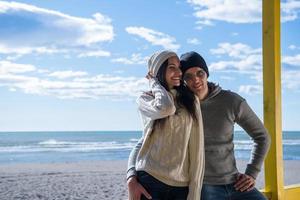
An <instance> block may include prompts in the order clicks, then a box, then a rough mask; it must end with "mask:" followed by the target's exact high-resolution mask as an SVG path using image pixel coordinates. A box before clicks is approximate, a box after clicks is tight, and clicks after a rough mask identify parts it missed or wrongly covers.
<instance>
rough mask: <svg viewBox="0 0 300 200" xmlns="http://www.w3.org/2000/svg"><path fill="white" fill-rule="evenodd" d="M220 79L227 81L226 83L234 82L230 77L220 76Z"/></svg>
mask: <svg viewBox="0 0 300 200" xmlns="http://www.w3.org/2000/svg"><path fill="white" fill-rule="evenodd" d="M220 79H223V80H227V81H233V80H235V78H234V77H232V76H220Z"/></svg>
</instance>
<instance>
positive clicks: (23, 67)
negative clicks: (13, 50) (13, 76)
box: [0, 60, 36, 74]
mask: <svg viewBox="0 0 300 200" xmlns="http://www.w3.org/2000/svg"><path fill="white" fill-rule="evenodd" d="M35 70H36V68H35V66H33V65H29V64H18V63H12V62H10V61H6V60H3V61H0V74H8V73H25V72H32V71H35Z"/></svg>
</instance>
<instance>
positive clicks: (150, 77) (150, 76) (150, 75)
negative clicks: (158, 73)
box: [146, 72, 154, 80]
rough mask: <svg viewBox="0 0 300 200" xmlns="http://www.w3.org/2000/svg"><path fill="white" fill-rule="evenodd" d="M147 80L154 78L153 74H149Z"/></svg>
mask: <svg viewBox="0 0 300 200" xmlns="http://www.w3.org/2000/svg"><path fill="white" fill-rule="evenodd" d="M146 78H147V79H149V80H150V79H152V78H154V76H153V74H152V72H148V74H147V75H146Z"/></svg>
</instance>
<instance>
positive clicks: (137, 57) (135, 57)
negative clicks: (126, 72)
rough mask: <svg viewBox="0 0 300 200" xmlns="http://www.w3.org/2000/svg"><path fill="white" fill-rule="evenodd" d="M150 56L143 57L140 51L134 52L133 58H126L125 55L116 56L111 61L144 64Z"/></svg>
mask: <svg viewBox="0 0 300 200" xmlns="http://www.w3.org/2000/svg"><path fill="white" fill-rule="evenodd" d="M148 58H149V57H148V56H146V57H142V56H141V54H140V53H138V54H132V55H131V58H125V57H121V58H114V59H112V60H111V61H112V62H115V63H123V64H125V65H142V64H146V62H147V60H148Z"/></svg>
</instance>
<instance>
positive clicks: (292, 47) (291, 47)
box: [288, 44, 297, 50]
mask: <svg viewBox="0 0 300 200" xmlns="http://www.w3.org/2000/svg"><path fill="white" fill-rule="evenodd" d="M288 48H289V49H291V50H295V49H297V47H296V46H295V45H293V44H292V45H290V46H289V47H288Z"/></svg>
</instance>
